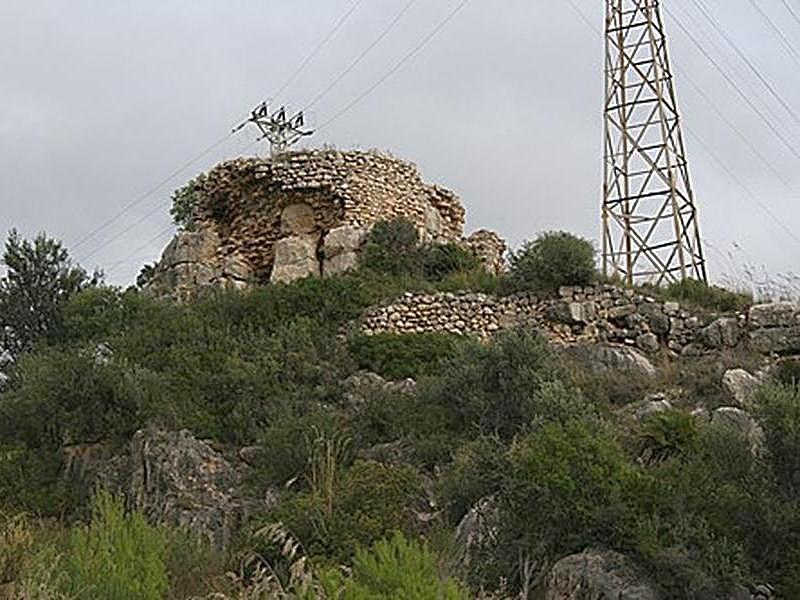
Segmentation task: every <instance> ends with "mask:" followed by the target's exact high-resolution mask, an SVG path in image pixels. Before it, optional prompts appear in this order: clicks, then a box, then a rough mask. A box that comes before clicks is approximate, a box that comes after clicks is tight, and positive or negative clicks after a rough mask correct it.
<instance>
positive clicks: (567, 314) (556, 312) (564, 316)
mask: <svg viewBox="0 0 800 600" xmlns="http://www.w3.org/2000/svg"><path fill="white" fill-rule="evenodd" d="M547 316H548V318H549V319H550V320H552V321H555V322H557V323H564V324H565V325H585V324H588V323H591V322H592V321H594V320H595V319H596V318H597V307H596V306H595V303H594V302H591V301H588V302H568V301H563V302H556V303H555V304H553V305H552V306H551V307H550V308H549V310H548V311H547Z"/></svg>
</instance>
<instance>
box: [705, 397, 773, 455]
mask: <svg viewBox="0 0 800 600" xmlns="http://www.w3.org/2000/svg"><path fill="white" fill-rule="evenodd" d="M711 423H712V424H713V425H716V426H719V427H728V428H730V429H732V430H734V431H736V432H737V433H739V434H741V435H742V436H743V437H744V438H745V439H746V440H747V441H748V442H749V443H750V449H751V451H752V452H753V453H758V452H760V450H761V448H762V446H763V443H764V431H763V430H762V429H761V426H760V425H759V424H758V423H757V422H756V420H755V419H754V418H753V417H751V416H750V415H749V414H748V413H747V412H745V411H743V410H742V409H741V408H736V407H733V406H723V407H722V408H718V409H716V410H715V411H714V412H713V413H712V414H711Z"/></svg>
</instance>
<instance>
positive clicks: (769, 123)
mask: <svg viewBox="0 0 800 600" xmlns="http://www.w3.org/2000/svg"><path fill="white" fill-rule="evenodd" d="M665 10H666V12H667V14H669V15H670V17H672V20H673V21H675V23H676V24H677V25H678V27H679V28H680V29H681V31H682V32H683V33H684V35H685V36H686V37H687V38H689V40H690V41H691V42H692V44H694V45H695V47H697V49H698V50H700V53H701V54H702V55H703V56H704V57H705V58H706V60H708V61H709V62H710V63H711V64H712V66H713V67H714V68H715V69H716V70H717V71H718V72H719V74H720V75H722V77H723V78H724V79H725V81H727V82H728V84H729V85H730V86H731V87H732V88H733V89H734V90H735V91H736V93H737V94H738V95H739V97H740V98H741V99H742V100H743V101H744V103H745V104H747V106H748V107H750V110H752V111H753V112H754V113H755V114H756V115H757V116H758V117H759V119H761V121H763V122H764V124H765V125H766V126H767V127H768V128H769V130H770V131H771V132H772V133H773V134H774V135H775V137H776V138H777V139H778V140H779V141H780V142H781V143H782V144H783V145H784V146H786V149H787V150H789V152H791V153H792V154H793V155H794V156H795V157H796V158H798V159H800V152H798V150H797V148H795V146H794V145H793V144H792V143H791V142H790V141H789V140H787V139H786V136H785V135H783V133H781V131H780V130H779V129H778V128H777V127H776V126H775V125H774V124H773V123H772V121H770V120H769V119H768V118H767V116H766V115H765V114H764V113H763V111H762V110H761V109H759V108H758V107H757V106H756V105H755V104H754V103H753V101H752V100H751V99H750V98H749V96H748V95H747V94H745V93H744V92H743V91H742V88H741V87H739V85H738V84H737V83H736V81H734V79H733V78H732V77H731V76H730V75H728V73H727V72H726V71H725V70H724V69H723V68H722V66H721V65H720V64H719V62H717V60H716V59H715V58H714V57H713V56H711V54H709V52H708V51H707V50H706V49H705V47H704V46H703V45H702V44H701V43H700V42H699V41H698V39H697V38H696V37H695V36H694V35H693V34H692V32H691V31H689V30H688V29H687V28H686V26H685V25H684V24H683V21H681V20H680V19H679V18H678V17H677V16H676V15H675V14H674V13H673V12H672V11H670V10H669V9H668V8H666V7H665Z"/></svg>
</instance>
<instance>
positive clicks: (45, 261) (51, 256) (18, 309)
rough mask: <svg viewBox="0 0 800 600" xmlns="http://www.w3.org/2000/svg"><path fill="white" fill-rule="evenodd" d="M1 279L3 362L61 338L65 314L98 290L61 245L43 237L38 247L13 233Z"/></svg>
mask: <svg viewBox="0 0 800 600" xmlns="http://www.w3.org/2000/svg"><path fill="white" fill-rule="evenodd" d="M3 264H4V265H5V267H6V269H7V272H6V274H5V276H4V277H2V278H0V361H3V360H14V359H16V358H17V357H18V356H19V355H20V354H22V353H23V352H26V351H28V350H30V349H31V348H33V347H34V346H35V345H36V343H37V342H39V341H40V340H42V339H44V338H48V337H50V338H52V337H54V336H56V335H57V332H58V330H59V327H60V322H61V317H60V309H61V307H62V306H63V305H64V303H65V302H66V301H68V300H69V299H70V298H71V297H72V296H73V295H74V294H76V293H77V292H79V291H80V290H82V289H84V288H86V287H89V286H92V285H97V284H98V283H99V282H100V280H101V278H102V274H101V273H98V272H95V273H94V274H93V275H91V276H90V275H88V274H87V273H86V271H84V270H83V269H82V268H81V267H79V266H76V265H73V264H72V261H71V260H70V257H69V253H68V252H67V250H66V249H65V248H64V247H63V246H62V245H61V243H60V242H58V241H56V240H53V239H50V238H48V237H47V236H46V235H45V234H39V235H38V236H37V237H36V238H35V239H34V240H33V241H29V240H25V239H23V238H22V237H21V236H20V235H19V234H18V233H17V232H16V231H14V230H12V231H11V233H10V234H9V236H8V240H6V246H5V252H4V254H3Z"/></svg>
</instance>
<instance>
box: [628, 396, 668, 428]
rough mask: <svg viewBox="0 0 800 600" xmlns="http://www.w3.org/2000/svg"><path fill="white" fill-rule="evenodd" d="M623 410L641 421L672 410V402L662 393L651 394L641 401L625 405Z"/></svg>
mask: <svg viewBox="0 0 800 600" xmlns="http://www.w3.org/2000/svg"><path fill="white" fill-rule="evenodd" d="M623 410H624V412H626V413H630V414H633V416H634V418H635V419H636V420H637V421H639V422H643V421H646V420H647V419H648V418H650V417H652V416H653V415H656V414H658V413H662V412H667V411H669V410H672V404H670V402H669V400H667V397H666V396H665V395H664V394H653V395H652V396H649V397H647V398H645V399H644V400H642V401H641V402H636V403H634V404H632V405H629V406H626V407H625V408H624V409H623Z"/></svg>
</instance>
